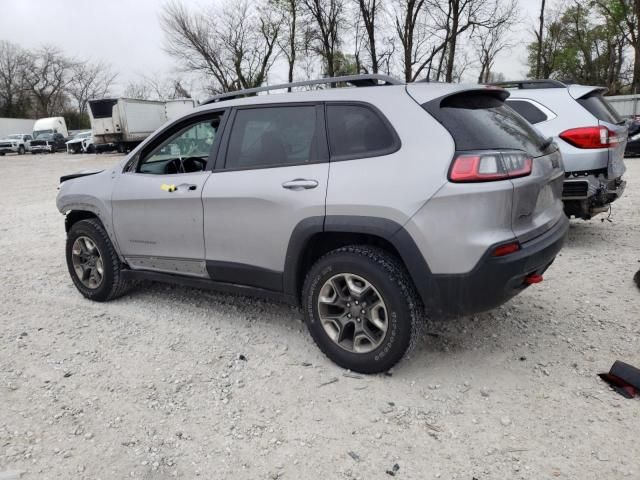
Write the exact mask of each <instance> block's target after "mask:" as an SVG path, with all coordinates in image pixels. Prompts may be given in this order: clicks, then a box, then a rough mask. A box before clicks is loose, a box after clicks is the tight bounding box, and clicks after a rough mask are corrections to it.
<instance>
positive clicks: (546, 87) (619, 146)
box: [494, 80, 627, 220]
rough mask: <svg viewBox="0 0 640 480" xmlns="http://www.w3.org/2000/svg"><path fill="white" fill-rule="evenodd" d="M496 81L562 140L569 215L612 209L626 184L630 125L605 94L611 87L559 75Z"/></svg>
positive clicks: (530, 116)
mask: <svg viewBox="0 0 640 480" xmlns="http://www.w3.org/2000/svg"><path fill="white" fill-rule="evenodd" d="M494 85H497V86H500V87H503V88H507V89H508V90H509V92H510V93H511V96H510V97H509V99H508V100H507V104H508V105H509V106H510V107H511V108H513V109H514V110H515V111H516V112H518V113H519V114H520V115H522V116H523V117H524V118H526V119H527V120H529V122H531V123H532V124H534V125H535V126H536V128H538V130H540V132H541V133H542V134H543V135H544V136H547V137H551V138H553V140H554V141H556V142H557V143H558V147H559V148H560V151H561V152H562V158H563V160H564V166H565V170H566V173H565V182H564V189H563V193H562V199H563V200H564V205H565V211H566V213H567V215H568V216H575V217H577V218H582V219H585V220H588V219H590V218H591V217H593V216H594V215H597V214H598V213H602V212H606V211H607V210H609V208H610V205H611V203H612V202H613V201H614V200H616V199H618V198H620V196H621V195H622V192H623V191H624V187H625V184H626V183H625V181H624V180H622V175H623V173H624V172H625V170H626V167H625V165H624V150H625V146H626V144H627V126H626V124H625V121H624V120H623V119H622V118H621V117H620V116H619V115H618V113H617V112H616V111H615V110H614V109H613V107H611V106H610V105H609V103H607V101H606V100H605V99H604V97H603V96H602V95H603V94H604V93H606V91H607V89H606V88H602V87H590V86H585V85H567V84H564V83H562V82H559V81H557V80H523V81H515V82H501V83H497V84H494Z"/></svg>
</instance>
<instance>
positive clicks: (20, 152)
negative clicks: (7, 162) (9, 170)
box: [18, 145, 24, 155]
mask: <svg viewBox="0 0 640 480" xmlns="http://www.w3.org/2000/svg"><path fill="white" fill-rule="evenodd" d="M18 155H24V145H20V146H19V147H18Z"/></svg>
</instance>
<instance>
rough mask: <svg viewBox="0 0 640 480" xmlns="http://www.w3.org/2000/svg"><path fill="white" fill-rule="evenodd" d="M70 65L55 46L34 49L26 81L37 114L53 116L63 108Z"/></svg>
mask: <svg viewBox="0 0 640 480" xmlns="http://www.w3.org/2000/svg"><path fill="white" fill-rule="evenodd" d="M72 65H73V63H72V62H71V61H70V60H69V59H68V58H67V57H65V56H64V55H63V54H62V52H61V51H60V50H59V49H58V48H56V47H53V46H44V47H42V48H40V49H39V50H38V51H36V53H35V54H34V62H33V64H32V68H31V69H30V70H29V71H27V74H26V83H27V84H28V85H29V89H30V94H31V95H32V97H33V100H34V103H35V105H34V107H35V111H36V112H35V113H36V114H37V115H38V116H54V115H56V114H60V113H61V112H62V111H63V110H64V106H65V101H66V100H67V98H66V93H67V86H68V85H69V82H70V81H71V67H72Z"/></svg>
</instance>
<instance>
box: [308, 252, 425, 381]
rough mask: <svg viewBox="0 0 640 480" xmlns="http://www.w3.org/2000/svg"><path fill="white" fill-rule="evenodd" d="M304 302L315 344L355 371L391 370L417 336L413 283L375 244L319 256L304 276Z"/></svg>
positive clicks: (418, 313) (417, 306)
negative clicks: (305, 276)
mask: <svg viewBox="0 0 640 480" xmlns="http://www.w3.org/2000/svg"><path fill="white" fill-rule="evenodd" d="M302 302H303V306H304V311H305V320H306V323H307V327H308V329H309V332H310V333H311V336H312V337H313V339H314V340H315V342H316V344H317V345H318V347H319V348H320V349H321V350H322V351H323V352H324V353H325V355H327V357H329V358H330V359H331V360H332V361H334V362H335V363H337V364H338V365H340V366H341V367H344V368H348V369H351V370H353V371H356V372H361V373H378V372H384V371H387V370H389V369H390V368H391V367H393V366H394V365H395V364H396V363H397V362H398V361H400V359H401V358H402V357H403V356H404V355H405V354H406V353H407V351H408V350H410V349H411V348H412V347H413V346H414V345H415V343H416V340H417V338H418V337H419V330H420V325H421V323H422V318H421V317H422V314H421V312H422V309H421V306H420V301H419V300H418V297H417V295H416V293H415V289H414V287H413V284H412V282H411V280H410V279H409V276H408V274H407V273H406V271H405V269H404V267H403V266H402V265H401V264H400V262H399V261H398V260H397V259H396V258H395V257H394V256H392V255H390V254H389V253H387V252H386V251H384V250H382V249H379V248H375V247H369V246H360V245H354V246H349V247H344V248H340V249H337V250H334V251H332V252H330V253H328V254H327V255H325V256H324V257H322V258H321V259H320V260H318V261H317V262H316V263H315V265H313V267H312V268H311V270H310V271H309V273H308V275H307V278H306V281H305V285H304V288H303V297H302Z"/></svg>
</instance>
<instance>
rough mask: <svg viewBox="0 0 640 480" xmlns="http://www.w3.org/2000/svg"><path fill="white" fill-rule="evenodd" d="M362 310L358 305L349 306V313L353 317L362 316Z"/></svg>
mask: <svg viewBox="0 0 640 480" xmlns="http://www.w3.org/2000/svg"><path fill="white" fill-rule="evenodd" d="M360 310H361V309H360V307H359V306H358V305H351V307H349V313H350V314H351V316H352V317H353V318H356V317H359V316H360Z"/></svg>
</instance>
